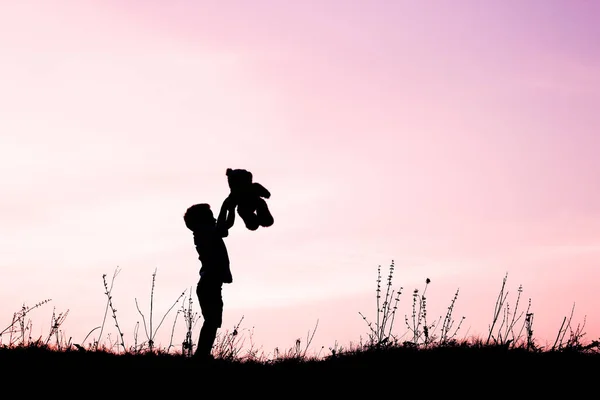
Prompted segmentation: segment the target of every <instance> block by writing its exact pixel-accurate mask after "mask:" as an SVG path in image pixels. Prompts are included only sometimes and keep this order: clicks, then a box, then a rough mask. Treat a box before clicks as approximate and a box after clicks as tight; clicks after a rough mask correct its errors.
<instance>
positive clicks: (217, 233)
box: [194, 227, 233, 283]
mask: <svg viewBox="0 0 600 400" xmlns="http://www.w3.org/2000/svg"><path fill="white" fill-rule="evenodd" d="M225 236H227V232H226V231H222V230H220V229H218V228H216V227H206V228H202V229H201V230H197V231H194V244H195V245H196V251H197V252H198V259H199V260H200V262H201V263H202V267H201V268H200V276H201V277H204V276H211V277H217V278H218V279H220V280H221V281H222V282H224V283H231V282H232V281H233V278H232V276H231V270H230V269H229V254H228V253H227V247H226V246H225V242H224V241H223V237H225Z"/></svg>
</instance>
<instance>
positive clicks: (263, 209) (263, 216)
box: [256, 199, 274, 227]
mask: <svg viewBox="0 0 600 400" xmlns="http://www.w3.org/2000/svg"><path fill="white" fill-rule="evenodd" d="M256 215H257V217H258V221H259V223H260V225H261V226H264V227H267V226H271V225H273V222H274V220H273V215H272V214H271V211H270V210H269V206H267V202H266V201H264V200H263V199H259V201H258V202H257V205H256Z"/></svg>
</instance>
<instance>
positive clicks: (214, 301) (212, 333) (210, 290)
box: [194, 277, 223, 359]
mask: <svg viewBox="0 0 600 400" xmlns="http://www.w3.org/2000/svg"><path fill="white" fill-rule="evenodd" d="M221 288H222V283H221V282H220V281H219V280H217V279H215V278H211V277H202V278H200V281H199V282H198V286H197V288H196V294H197V295H198V301H199V303H200V310H201V312H202V317H204V323H203V324H202V328H201V329H200V337H199V338H198V347H197V348H196V352H195V353H194V357H198V358H202V359H206V358H210V356H211V354H210V353H211V350H212V347H213V344H214V342H215V338H216V337H217V330H218V329H219V328H220V327H221V324H222V322H223V297H222V293H221Z"/></svg>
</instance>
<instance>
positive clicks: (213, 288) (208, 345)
mask: <svg viewBox="0 0 600 400" xmlns="http://www.w3.org/2000/svg"><path fill="white" fill-rule="evenodd" d="M234 207H235V205H234V204H233V202H232V201H231V200H230V198H229V197H227V198H226V199H225V201H223V205H222V206H221V211H220V212H219V217H218V219H217V220H215V218H214V216H213V213H212V210H211V209H210V205H208V204H206V203H202V204H195V205H193V206H191V207H190V208H188V209H187V210H186V212H185V214H184V216H183V220H184V222H185V225H186V226H187V227H188V229H190V230H191V231H192V232H193V234H194V245H195V246H196V251H197V252H198V258H199V260H200V262H201V264H202V266H201V268H200V280H199V281H198V286H197V287H196V294H197V296H198V301H199V302H200V310H201V312H202V317H203V318H204V323H203V324H202V328H201V330H200V338H199V339H198V347H197V348H196V352H195V353H194V358H197V359H200V360H208V359H211V358H212V356H211V350H212V346H213V343H214V341H215V338H216V335H217V330H218V329H219V328H220V327H221V323H222V320H223V297H222V293H221V289H222V287H223V283H231V282H233V277H232V275H231V270H230V269H229V255H228V254H227V247H226V246H225V242H224V241H223V238H225V237H227V236H228V235H229V229H230V228H231V227H232V226H233V223H234V220H235V208H234Z"/></svg>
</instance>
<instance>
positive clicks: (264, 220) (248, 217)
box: [226, 168, 274, 231]
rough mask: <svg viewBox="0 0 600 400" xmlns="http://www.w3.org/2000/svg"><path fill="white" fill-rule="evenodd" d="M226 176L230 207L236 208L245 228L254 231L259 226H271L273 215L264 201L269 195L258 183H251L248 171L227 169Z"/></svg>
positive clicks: (250, 175) (250, 174)
mask: <svg viewBox="0 0 600 400" xmlns="http://www.w3.org/2000/svg"><path fill="white" fill-rule="evenodd" d="M226 175H227V183H228V184H229V189H230V194H229V198H230V200H231V201H232V206H237V212H238V215H239V216H240V217H241V218H242V220H243V221H244V224H245V225H246V228H248V229H249V230H251V231H255V230H257V229H258V227H259V226H263V227H268V226H271V225H273V222H274V220H273V215H271V211H270V210H269V207H268V206H267V202H266V201H265V200H264V199H268V198H270V197H271V193H270V192H269V191H268V190H267V189H266V188H265V187H264V186H263V185H261V184H260V183H258V182H253V181H252V179H253V178H252V173H251V172H250V171H248V170H245V169H233V168H227V171H226Z"/></svg>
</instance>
